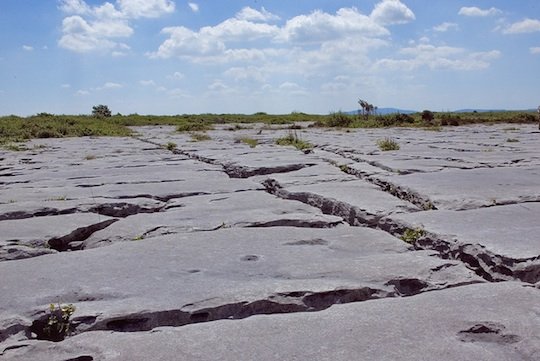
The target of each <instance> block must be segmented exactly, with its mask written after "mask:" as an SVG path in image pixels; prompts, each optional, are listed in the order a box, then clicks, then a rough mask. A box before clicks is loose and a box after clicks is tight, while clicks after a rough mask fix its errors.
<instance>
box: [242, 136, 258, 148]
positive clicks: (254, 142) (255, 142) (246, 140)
mask: <svg viewBox="0 0 540 361" xmlns="http://www.w3.org/2000/svg"><path fill="white" fill-rule="evenodd" d="M238 142H240V143H244V144H247V145H249V147H250V148H255V147H256V146H257V145H258V144H259V141H258V140H257V139H253V138H249V137H242V138H239V139H238Z"/></svg>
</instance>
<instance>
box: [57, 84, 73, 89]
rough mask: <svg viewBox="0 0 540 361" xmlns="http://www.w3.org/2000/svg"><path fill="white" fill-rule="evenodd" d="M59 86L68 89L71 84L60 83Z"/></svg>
mask: <svg viewBox="0 0 540 361" xmlns="http://www.w3.org/2000/svg"><path fill="white" fill-rule="evenodd" d="M60 87H61V88H63V89H69V88H71V85H70V84H62V85H60Z"/></svg>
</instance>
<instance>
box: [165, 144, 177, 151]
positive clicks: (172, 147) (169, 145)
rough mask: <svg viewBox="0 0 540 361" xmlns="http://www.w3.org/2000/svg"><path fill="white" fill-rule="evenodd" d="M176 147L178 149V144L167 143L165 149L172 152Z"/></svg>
mask: <svg viewBox="0 0 540 361" xmlns="http://www.w3.org/2000/svg"><path fill="white" fill-rule="evenodd" d="M176 147H178V145H176V143H173V142H167V144H166V145H165V149H167V150H170V151H171V152H172V151H173V150H175V149H176Z"/></svg>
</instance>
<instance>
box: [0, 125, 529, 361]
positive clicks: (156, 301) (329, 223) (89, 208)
mask: <svg viewBox="0 0 540 361" xmlns="http://www.w3.org/2000/svg"><path fill="white" fill-rule="evenodd" d="M299 126H301V127H303V128H302V129H298V130H295V131H296V132H297V135H298V136H299V137H300V138H301V139H303V140H307V141H309V142H311V143H312V144H313V145H314V147H315V148H314V149H313V151H311V152H309V153H304V152H302V151H298V150H296V149H294V148H293V147H282V146H278V145H276V144H275V139H276V138H278V137H281V136H285V135H287V134H288V133H289V132H290V130H288V129H285V128H286V127H287V126H272V127H266V126H263V125H254V126H252V125H249V126H242V127H234V126H230V125H219V126H217V127H216V130H213V131H210V132H208V134H209V135H210V137H211V140H209V141H205V142H193V141H192V139H191V136H190V134H181V133H176V132H174V127H139V128H136V129H135V130H136V131H137V133H138V135H137V138H80V139H47V140H38V141H33V142H31V143H30V145H29V148H31V149H29V150H27V151H23V152H8V151H5V150H0V158H2V165H1V166H0V186H1V187H2V190H3V192H1V193H0V259H1V260H4V261H7V262H0V275H1V277H0V278H1V281H0V358H2V359H9V360H11V359H13V360H19V359H31V360H58V361H67V360H121V359H134V360H137V359H141V360H142V359H144V360H147V359H164V360H168V359H177V358H179V357H180V358H185V359H189V360H212V359H219V360H244V359H245V360H253V359H257V360H273V359H287V360H294V359H296V360H328V359H333V360H334V359H335V360H340V359H342V360H351V359H380V360H385V359H387V360H395V359H400V360H401V359H403V360H407V359H410V360H418V359H432V358H433V355H436V356H437V359H440V360H492V359H504V360H512V361H513V360H533V359H537V358H538V357H540V355H539V352H540V351H539V349H540V340H539V338H538V336H537V335H538V334H539V322H540V321H539V316H538V309H537V304H538V303H539V302H538V301H539V294H538V292H539V290H540V288H539V284H540V264H539V263H538V262H539V260H540V248H539V242H538V238H537V237H536V234H538V233H540V232H539V231H540V229H538V227H536V223H538V222H537V218H538V217H537V215H538V214H539V213H540V209H538V204H540V202H539V199H538V197H539V194H537V192H538V189H539V188H540V187H539V185H540V184H538V174H537V173H538V171H539V170H540V151H539V149H538V146H537V144H538V133H537V130H536V128H534V127H533V126H530V125H525V126H519V128H516V126H515V125H512V126H508V125H498V126H490V127H487V126H468V127H451V128H444V129H443V130H442V131H440V132H432V131H424V130H419V129H371V130H351V131H349V132H345V131H342V130H325V129H317V128H306V125H305V124H304V125H299ZM229 128H230V129H229ZM238 128H242V129H238ZM244 128H245V129H244ZM240 137H249V138H253V139H256V140H257V141H258V143H259V145H257V146H256V147H255V148H251V147H250V146H248V145H246V144H244V143H242V142H241V141H239V139H240ZM385 137H391V138H394V139H396V141H397V142H398V143H399V144H400V146H401V148H400V150H398V151H392V152H383V151H381V150H379V149H378V147H377V140H378V139H382V138H385ZM509 138H512V139H518V140H519V141H518V142H515V141H513V142H507V140H508V139H509ZM168 142H174V143H176V145H177V147H176V148H175V149H173V150H172V151H171V150H167V149H166V144H167V143H168ZM33 145H37V146H38V147H33ZM40 145H46V146H45V147H41V146H40ZM4 190H5V191H4ZM399 238H403V239H404V240H405V241H406V242H404V241H402V240H400V239H399ZM117 241H124V242H117ZM97 246H106V247H97ZM65 251H70V252H65ZM23 258H27V259H23ZM495 281H504V282H495ZM519 281H523V282H524V283H521V282H519ZM476 284H478V285H476ZM405 296H407V297H405ZM50 303H54V304H57V305H58V304H60V305H67V304H70V303H72V304H73V305H74V306H75V307H76V310H75V313H74V314H73V316H72V317H71V319H70V321H69V324H70V329H71V331H72V333H71V334H70V335H66V334H60V333H58V332H57V334H55V335H52V334H51V333H50V329H49V333H47V331H46V327H47V324H48V321H49V316H48V313H47V312H48V311H47V310H48V309H49V304H50ZM344 303H347V305H341V304H344ZM56 307H58V306H56ZM58 312H60V311H58ZM231 319H234V321H232V320H231ZM283 330H287V332H283ZM66 336H67V337H66ZM64 338H65V339H64ZM62 339H64V340H63V341H62ZM47 340H50V341H47ZM52 341H61V342H59V343H53V342H52ZM179 355H180V356H179Z"/></svg>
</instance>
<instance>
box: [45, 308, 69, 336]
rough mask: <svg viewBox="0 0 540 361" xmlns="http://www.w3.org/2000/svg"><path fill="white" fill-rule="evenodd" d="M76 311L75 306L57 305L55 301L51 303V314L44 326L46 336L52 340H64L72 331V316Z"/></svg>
mask: <svg viewBox="0 0 540 361" xmlns="http://www.w3.org/2000/svg"><path fill="white" fill-rule="evenodd" d="M74 313H75V306H73V305H72V304H69V305H64V306H62V305H60V304H58V307H56V306H55V305H54V304H53V303H51V304H50V305H49V315H48V318H47V324H46V326H45V327H44V328H43V332H44V336H46V339H48V340H50V341H62V340H63V339H65V338H66V336H68V335H69V333H70V328H71V320H70V319H71V316H72V315H73V314H74Z"/></svg>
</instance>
